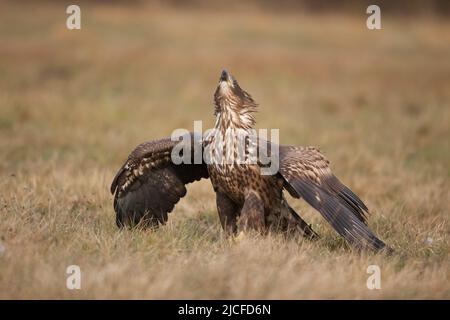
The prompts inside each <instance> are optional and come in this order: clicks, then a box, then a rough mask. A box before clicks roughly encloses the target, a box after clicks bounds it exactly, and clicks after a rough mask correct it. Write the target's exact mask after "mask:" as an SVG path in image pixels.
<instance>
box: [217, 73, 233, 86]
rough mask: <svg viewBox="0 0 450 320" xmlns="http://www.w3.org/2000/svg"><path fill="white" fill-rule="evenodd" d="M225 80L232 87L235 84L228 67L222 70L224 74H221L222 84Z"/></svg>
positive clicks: (220, 80) (220, 81)
mask: <svg viewBox="0 0 450 320" xmlns="http://www.w3.org/2000/svg"><path fill="white" fill-rule="evenodd" d="M223 82H225V83H227V84H228V85H229V86H230V87H232V86H233V77H232V76H231V74H230V73H229V72H228V71H227V70H226V69H223V70H222V74H221V75H220V79H219V83H220V84H221V83H223Z"/></svg>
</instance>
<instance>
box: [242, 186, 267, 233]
mask: <svg viewBox="0 0 450 320" xmlns="http://www.w3.org/2000/svg"><path fill="white" fill-rule="evenodd" d="M238 229H239V231H247V230H250V229H252V230H256V231H260V232H264V231H265V218H264V203H263V201H262V200H261V198H260V197H259V196H258V194H257V193H255V192H254V191H250V192H249V193H248V194H247V195H246V196H245V201H244V206H243V207H242V210H241V215H240V217H239V221H238Z"/></svg>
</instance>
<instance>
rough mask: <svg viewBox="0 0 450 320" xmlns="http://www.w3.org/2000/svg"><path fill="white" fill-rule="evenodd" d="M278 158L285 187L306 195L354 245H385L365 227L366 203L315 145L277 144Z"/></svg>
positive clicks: (376, 249) (302, 195)
mask: <svg viewBox="0 0 450 320" xmlns="http://www.w3.org/2000/svg"><path fill="white" fill-rule="evenodd" d="M279 159H280V169H279V173H280V175H281V176H282V177H283V179H284V181H285V184H284V187H285V188H286V189H287V190H288V192H289V193H290V194H291V195H292V196H293V197H296V198H300V197H302V198H303V199H305V201H306V202H307V203H309V204H310V205H311V206H312V207H313V208H314V209H316V210H317V211H319V212H320V213H321V214H322V216H323V217H324V218H325V220H326V221H327V222H328V223H330V225H331V226H332V227H333V228H334V229H335V230H336V231H337V232H338V233H339V234H340V235H341V236H343V237H344V238H345V239H346V240H347V241H348V242H349V243H350V244H352V245H354V246H355V247H357V248H360V249H367V248H368V249H372V250H374V251H379V250H381V249H383V248H385V244H384V243H383V242H382V241H381V240H380V239H378V238H377V237H376V236H375V235H374V234H373V232H372V231H371V230H370V229H369V228H368V227H367V224H366V215H365V214H366V213H368V209H367V206H366V205H365V204H364V203H363V201H362V200H361V199H360V198H359V197H358V196H357V195H355V194H354V193H353V192H352V191H351V190H350V189H349V188H348V187H346V186H345V185H344V184H343V183H341V182H340V181H339V180H338V178H336V177H335V176H334V175H333V174H332V172H331V170H330V168H329V161H328V160H327V159H326V158H325V157H324V156H323V155H322V154H321V153H320V151H319V150H318V149H317V148H315V147H292V146H280V154H279Z"/></svg>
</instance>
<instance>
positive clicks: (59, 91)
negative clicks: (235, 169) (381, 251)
mask: <svg viewBox="0 0 450 320" xmlns="http://www.w3.org/2000/svg"><path fill="white" fill-rule="evenodd" d="M64 12H65V8H62V7H59V6H58V5H56V4H53V5H52V6H51V7H50V6H48V5H42V6H39V7H34V8H32V7H31V5H29V6H28V7H21V6H18V5H12V4H8V3H3V4H2V9H1V10H0V39H1V46H0V88H1V90H0V148H1V153H0V174H1V180H0V190H1V194H0V211H1V223H0V237H1V238H0V249H2V250H0V298H263V299H265V298H293V299H302V298H350V299H355V298H356V299H359V298H375V299H378V298H446V299H449V298H450V284H449V280H450V279H449V274H450V272H449V271H450V262H449V248H450V239H449V234H450V230H449V221H448V218H449V209H450V208H449V203H450V202H449V189H450V188H449V187H450V181H449V180H450V179H449V177H450V171H449V163H450V148H449V137H450V106H449V102H450V90H449V88H450V60H449V59H448V57H449V56H450V47H449V45H448V44H449V43H450V23H448V22H444V21H441V22H436V21H432V20H428V19H422V20H414V21H413V20H393V19H389V17H386V18H385V19H384V20H383V28H384V29H383V30H382V31H368V30H367V29H366V28H365V25H364V23H365V20H364V19H365V18H364V16H362V17H361V18H359V17H339V16H316V17H312V16H304V15H301V14H279V15H271V14H267V13H251V12H250V11H243V12H234V13H223V12H221V13H220V14H219V13H216V14H213V13H208V12H200V11H191V12H188V11H186V12H179V11H173V10H166V9H157V8H146V7H128V8H120V7H119V6H108V5H101V6H89V5H87V4H86V5H83V6H82V18H83V24H82V30H81V31H68V30H66V29H65V13H64ZM222 67H227V68H228V69H229V70H231V71H232V72H233V73H234V74H235V75H236V76H237V77H238V79H239V80H240V83H241V84H242V85H243V87H245V88H247V89H248V90H249V91H250V92H251V93H252V94H253V96H254V97H255V98H256V100H257V101H258V102H259V103H260V104H261V106H260V114H259V116H258V120H259V126H260V127H269V128H280V135H281V140H282V142H283V143H292V144H299V145H311V144H312V145H320V146H321V149H322V151H323V152H324V153H325V154H326V155H327V156H328V157H329V158H330V159H331V161H332V164H333V168H334V170H335V172H336V173H337V175H338V176H340V177H341V179H342V180H343V181H344V182H346V183H347V184H348V185H350V186H351V187H352V188H353V189H354V190H355V191H356V192H357V193H358V194H360V195H361V197H362V198H363V199H365V200H366V201H367V203H368V205H369V206H370V208H372V211H373V214H372V215H371V218H370V225H371V227H372V228H373V229H374V230H376V232H377V233H378V234H379V235H380V237H381V238H382V239H384V240H385V241H386V242H387V243H389V244H391V245H392V246H393V247H394V248H396V250H397V252H398V254H397V255H395V256H393V257H384V256H374V255H369V254H363V255H359V254H357V253H355V252H352V251H351V250H349V248H347V247H346V246H345V244H344V243H343V241H342V240H341V239H339V238H338V237H337V236H336V234H335V233H334V232H333V231H332V230H331V229H330V228H329V227H328V226H327V225H326V224H325V222H324V221H323V220H322V219H321V218H320V217H319V216H318V215H317V214H316V213H314V212H313V211H312V210H311V209H310V208H308V207H307V206H306V205H305V204H304V203H302V202H300V201H296V202H294V203H295V204H294V207H295V208H296V209H299V210H301V211H302V212H303V214H304V215H305V217H306V219H307V220H308V221H310V222H312V223H313V224H314V226H315V228H316V229H317V230H318V231H319V232H320V234H322V235H323V239H321V240H320V241H319V242H317V243H310V242H302V240H301V239H291V240H286V239H283V238H282V237H280V236H279V235H270V236H268V237H264V238H261V237H257V236H254V237H249V238H247V239H245V240H244V241H242V242H240V243H233V242H230V241H229V240H227V239H226V238H224V236H223V235H222V233H221V230H220V227H219V223H218V218H217V214H216V210H215V199H214V194H213V191H212V190H211V187H210V185H209V182H207V181H203V182H200V183H197V184H195V185H192V186H190V187H189V192H188V196H187V197H186V198H185V199H184V200H183V201H182V202H180V204H179V205H178V206H177V207H176V209H175V211H174V212H172V214H171V215H170V223H169V224H168V225H167V226H165V227H163V228H161V229H160V230H158V231H156V232H150V231H139V230H135V231H118V230H117V229H116V227H115V224H114V215H113V209H112V196H111V195H110V194H109V193H108V187H109V183H110V181H111V179H112V177H113V175H114V174H115V170H117V169H118V167H119V166H120V165H121V163H122V161H124V158H125V157H126V155H127V154H128V152H129V151H130V150H131V149H132V148H133V147H134V146H135V145H136V144H138V143H140V142H142V141H145V140H148V139H153V138H158V137H162V136H167V135H169V134H170V133H171V131H172V129H174V128H178V127H184V128H188V129H192V123H193V122H192V121H193V120H199V119H202V120H204V123H205V124H204V127H209V126H211V125H212V123H213V118H212V106H211V101H212V93H213V90H214V88H215V85H216V83H217V79H218V76H219V72H220V70H221V68H222ZM427 238H429V240H431V239H432V242H430V241H428V242H427ZM70 264H77V265H79V266H80V267H81V270H82V276H83V277H82V290H78V291H77V290H75V291H70V290H67V289H66V287H65V284H66V273H65V270H66V267H67V266H68V265H70ZM370 264H378V265H379V266H380V268H381V271H382V289H381V290H373V291H370V290H368V289H367V288H366V279H367V277H368V275H367V274H366V268H367V266H368V265H370Z"/></svg>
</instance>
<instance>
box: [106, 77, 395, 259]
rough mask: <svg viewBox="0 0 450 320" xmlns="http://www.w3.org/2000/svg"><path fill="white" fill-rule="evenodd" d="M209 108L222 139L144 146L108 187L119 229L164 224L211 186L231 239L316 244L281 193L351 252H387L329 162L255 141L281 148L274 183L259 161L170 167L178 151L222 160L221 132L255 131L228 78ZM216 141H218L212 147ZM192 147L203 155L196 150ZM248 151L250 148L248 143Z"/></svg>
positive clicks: (246, 99) (311, 150)
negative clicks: (304, 206) (277, 236)
mask: <svg viewBox="0 0 450 320" xmlns="http://www.w3.org/2000/svg"><path fill="white" fill-rule="evenodd" d="M214 107H215V116H216V122H215V128H214V129H215V131H216V133H219V134H215V135H212V134H209V135H207V136H205V137H204V138H203V137H201V138H198V136H196V135H195V134H190V137H189V138H191V139H187V141H188V142H180V141H178V140H175V141H172V139H170V138H167V139H162V140H156V141H150V142H145V143H143V144H141V145H139V146H138V147H136V149H134V150H133V152H131V154H130V155H129V156H128V160H127V161H126V162H125V164H124V165H123V166H122V167H121V168H120V170H119V171H118V172H117V174H116V176H115V177H114V180H113V182H112V184H111V193H112V194H115V197H114V210H115V212H116V223H117V225H118V226H119V227H123V226H130V227H132V226H135V225H137V224H139V225H141V226H143V227H157V226H158V225H159V224H164V223H165V222H166V221H167V215H168V213H169V212H171V211H172V210H173V208H174V206H175V204H176V203H177V202H178V201H179V200H180V199H181V198H182V197H183V196H184V195H185V194H186V187H185V186H186V184H188V183H191V182H194V181H197V180H200V179H202V178H210V180H211V183H212V185H213V188H214V191H215V193H216V202H217V211H218V213H219V218H220V222H221V224H222V227H223V228H224V230H225V231H226V232H227V233H228V234H235V233H236V232H240V231H243V232H245V231H247V230H257V231H259V232H262V233H264V232H266V231H268V230H272V229H276V230H280V231H282V232H286V233H291V232H300V233H301V234H302V235H303V236H305V237H307V238H316V237H317V234H316V233H315V232H314V231H313V230H312V229H311V227H310V226H309V225H308V224H307V223H306V222H305V221H304V220H303V219H302V218H301V217H300V216H299V215H298V213H296V212H295V211H294V210H293V209H292V208H291V207H290V206H289V204H288V203H287V201H286V199H285V197H284V196H283V190H287V192H289V193H290V194H291V196H293V197H295V198H303V199H304V200H305V201H306V202H307V203H309V204H310V205H311V206H312V207H313V208H314V209H316V210H317V211H318V212H320V214H321V215H322V216H323V217H324V218H325V220H326V221H328V223H329V224H330V225H331V226H332V227H333V228H334V229H335V230H336V231H337V232H338V233H339V234H340V235H341V236H342V237H344V238H345V239H346V240H347V241H348V242H349V243H350V244H352V245H353V246H354V247H356V248H358V249H370V250H373V251H379V250H381V249H383V248H387V247H386V246H385V244H384V243H383V242H382V241H381V240H380V239H378V238H377V237H376V236H375V235H374V233H373V232H372V231H371V230H370V229H369V228H368V226H367V220H366V214H367V213H368V209H367V207H366V205H365V204H364V203H363V202H362V200H361V199H360V198H359V197H358V196H357V195H355V194H354V193H353V192H352V191H351V190H350V189H349V188H348V187H346V186H345V185H344V184H343V183H342V182H340V181H339V179H338V178H336V177H335V176H334V175H333V173H332V172H331V170H330V167H329V161H328V160H327V159H326V158H325V157H324V156H323V155H322V154H321V153H320V151H319V150H318V149H317V148H315V147H295V146H283V145H280V146H278V145H274V144H272V143H270V142H267V141H263V140H261V139H259V140H257V142H256V144H257V145H258V146H260V145H264V146H265V147H266V149H267V150H269V152H270V149H272V148H274V147H277V148H278V155H277V158H276V159H277V161H278V162H279V164H278V170H277V172H276V173H274V174H272V175H263V174H261V170H262V168H263V165H262V164H261V163H260V162H259V161H257V162H252V163H228V162H226V161H223V158H225V159H226V156H225V157H222V160H221V161H222V162H221V161H216V162H212V163H208V162H203V161H202V162H201V163H197V164H195V162H194V161H187V162H186V163H181V164H175V163H174V161H173V160H172V157H171V154H172V151H173V149H174V148H175V146H177V145H179V144H180V143H185V144H186V143H189V144H191V145H190V146H191V147H192V148H190V149H189V150H191V151H189V152H190V154H188V158H190V159H191V160H192V159H194V158H195V157H196V156H198V155H196V152H197V153H198V152H203V151H204V150H205V149H207V148H210V152H214V151H215V148H216V147H217V146H220V147H222V149H221V150H220V152H219V153H220V154H221V155H227V154H229V153H230V152H229V151H230V148H231V147H233V143H231V147H230V144H229V143H228V141H227V134H226V132H227V131H228V130H230V129H239V130H244V131H248V130H252V129H253V127H254V125H255V119H254V112H255V111H256V107H257V105H256V103H255V101H254V100H253V99H252V97H251V96H250V95H249V94H248V93H247V92H246V91H244V90H243V89H242V88H241V87H240V86H239V84H238V82H237V81H236V80H235V79H234V77H232V76H231V75H230V74H229V73H228V72H227V71H226V70H224V71H223V72H222V74H221V77H220V80H219V85H218V87H217V90H216V92H215V94H214ZM220 135H221V136H222V138H223V140H222V141H218V140H217V137H218V136H220ZM196 144H197V147H198V146H200V148H195V145H196ZM248 145H251V143H249V142H248V141H247V142H246V146H248ZM227 148H228V150H227ZM199 150H200V151H199ZM227 151H228V152H227ZM388 250H391V249H388Z"/></svg>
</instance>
